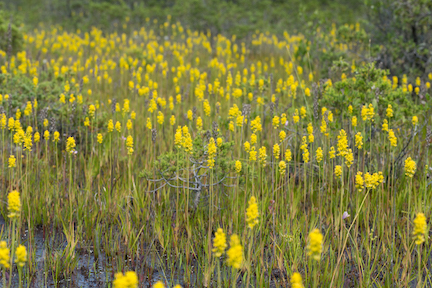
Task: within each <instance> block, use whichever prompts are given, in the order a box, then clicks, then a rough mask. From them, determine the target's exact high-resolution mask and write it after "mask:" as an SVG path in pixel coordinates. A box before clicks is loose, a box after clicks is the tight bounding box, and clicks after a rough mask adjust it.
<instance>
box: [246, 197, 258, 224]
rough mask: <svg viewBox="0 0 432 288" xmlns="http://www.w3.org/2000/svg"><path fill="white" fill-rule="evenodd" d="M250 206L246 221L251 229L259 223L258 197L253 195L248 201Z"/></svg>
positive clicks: (247, 210)
mask: <svg viewBox="0 0 432 288" xmlns="http://www.w3.org/2000/svg"><path fill="white" fill-rule="evenodd" d="M248 204H249V206H248V208H247V209H246V222H247V224H248V227H249V228H250V229H252V228H254V227H255V225H256V224H258V223H259V220H258V217H259V212H258V204H257V202H256V198H255V197H254V196H252V197H251V198H250V199H249V202H248Z"/></svg>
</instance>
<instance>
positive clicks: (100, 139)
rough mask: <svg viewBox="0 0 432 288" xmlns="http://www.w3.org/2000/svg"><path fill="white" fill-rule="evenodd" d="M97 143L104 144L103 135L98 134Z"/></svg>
mask: <svg viewBox="0 0 432 288" xmlns="http://www.w3.org/2000/svg"><path fill="white" fill-rule="evenodd" d="M97 142H98V143H99V144H102V142H103V136H102V134H101V133H98V135H97Z"/></svg>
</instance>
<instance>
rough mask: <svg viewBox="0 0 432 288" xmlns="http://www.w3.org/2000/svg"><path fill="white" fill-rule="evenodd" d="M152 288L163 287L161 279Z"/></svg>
mask: <svg viewBox="0 0 432 288" xmlns="http://www.w3.org/2000/svg"><path fill="white" fill-rule="evenodd" d="M153 288H165V285H164V284H163V283H162V281H158V282H156V283H155V284H154V285H153Z"/></svg>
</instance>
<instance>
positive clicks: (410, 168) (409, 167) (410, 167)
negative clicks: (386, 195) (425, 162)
mask: <svg viewBox="0 0 432 288" xmlns="http://www.w3.org/2000/svg"><path fill="white" fill-rule="evenodd" d="M416 168H417V165H416V162H415V161H414V160H412V159H411V157H408V158H407V159H406V160H405V167H404V170H405V176H407V177H409V178H412V177H413V176H414V174H415V171H416Z"/></svg>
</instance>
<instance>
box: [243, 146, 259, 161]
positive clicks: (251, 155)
mask: <svg viewBox="0 0 432 288" xmlns="http://www.w3.org/2000/svg"><path fill="white" fill-rule="evenodd" d="M245 144H246V143H245ZM256 156H257V151H256V150H255V146H252V148H251V150H250V151H249V161H251V162H254V161H256V160H257V157H256Z"/></svg>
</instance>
